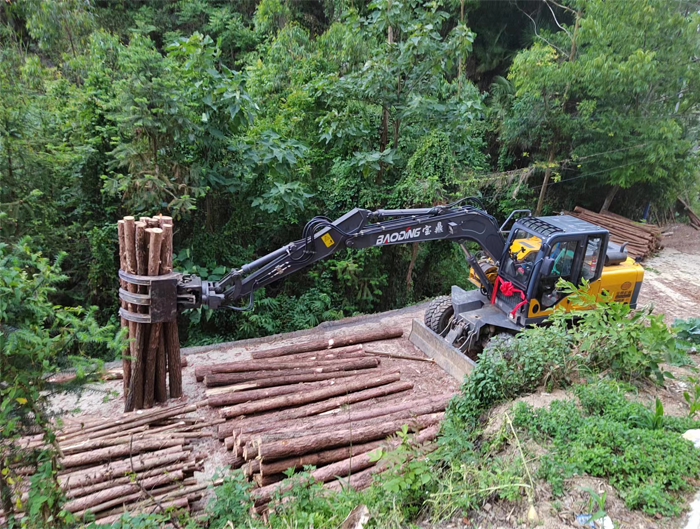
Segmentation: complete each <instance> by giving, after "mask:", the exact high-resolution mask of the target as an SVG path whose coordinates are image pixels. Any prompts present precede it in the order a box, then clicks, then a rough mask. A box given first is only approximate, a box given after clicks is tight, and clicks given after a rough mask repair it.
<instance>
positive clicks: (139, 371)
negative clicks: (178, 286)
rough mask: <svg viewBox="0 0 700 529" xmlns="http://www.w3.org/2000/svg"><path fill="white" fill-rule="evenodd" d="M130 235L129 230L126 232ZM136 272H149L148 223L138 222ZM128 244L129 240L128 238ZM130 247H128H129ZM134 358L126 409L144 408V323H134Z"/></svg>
mask: <svg viewBox="0 0 700 529" xmlns="http://www.w3.org/2000/svg"><path fill="white" fill-rule="evenodd" d="M125 235H128V231H126V232H125ZM135 239H136V242H135V248H136V250H135V254H136V273H137V274H139V275H146V274H147V272H148V254H147V253H146V224H145V223H144V222H137V223H136V237H135ZM127 244H128V240H127ZM127 249H128V248H127ZM144 289H145V287H139V288H138V292H139V293H142V294H145V293H146V292H145V290H144ZM144 308H145V307H142V306H139V307H138V309H139V312H143V311H142V309H144ZM134 327H135V334H134V342H135V348H134V354H133V357H134V360H133V362H132V369H131V379H130V380H129V391H128V393H127V395H126V399H125V400H124V411H131V410H134V409H141V408H143V383H144V376H145V374H144V370H145V360H146V358H145V357H146V351H145V349H146V347H147V346H148V328H147V326H146V324H144V323H136V324H134Z"/></svg>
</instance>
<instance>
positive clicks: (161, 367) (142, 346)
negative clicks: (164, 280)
mask: <svg viewBox="0 0 700 529" xmlns="http://www.w3.org/2000/svg"><path fill="white" fill-rule="evenodd" d="M117 228H118V235H119V260H120V268H121V270H122V271H123V272H126V273H128V274H135V275H139V276H159V275H166V274H169V273H171V272H172V267H173V221H172V218H171V217H164V216H159V217H156V218H149V217H141V218H140V219H139V221H138V222H136V221H135V219H134V217H130V216H129V217H124V218H123V219H122V220H120V221H119V222H118V223H117ZM121 290H122V291H123V292H128V294H142V295H143V294H148V293H149V287H148V286H145V285H136V284H134V283H132V282H128V281H125V280H124V279H121ZM129 301H130V302H129V303H127V302H126V301H123V300H122V302H121V304H122V305H121V310H120V314H121V324H122V326H123V327H127V326H128V328H129V338H130V345H129V349H128V350H127V351H124V359H123V366H122V372H123V380H124V411H127V412H129V411H133V410H134V409H137V410H138V409H143V408H151V407H152V406H153V405H154V403H156V402H159V403H162V402H165V401H167V399H168V393H169V394H170V397H171V398H179V397H181V396H182V367H181V360H180V342H179V337H178V330H177V322H176V321H167V322H154V323H139V322H135V321H129V320H128V319H127V318H126V317H125V315H126V316H129V313H139V314H143V315H149V311H150V303H148V304H137V303H133V302H131V301H132V300H131V299H130V300H129ZM132 360H133V361H132ZM166 380H167V382H166ZM166 386H167V387H166Z"/></svg>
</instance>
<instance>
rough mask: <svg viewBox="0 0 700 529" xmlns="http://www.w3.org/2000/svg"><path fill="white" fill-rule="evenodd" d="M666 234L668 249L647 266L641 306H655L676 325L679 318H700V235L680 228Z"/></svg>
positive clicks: (674, 228) (669, 230) (656, 311)
mask: <svg viewBox="0 0 700 529" xmlns="http://www.w3.org/2000/svg"><path fill="white" fill-rule="evenodd" d="M665 233H667V235H665V236H664V238H663V245H664V248H663V249H662V250H661V251H660V252H659V253H658V255H656V256H654V257H652V258H650V259H647V260H646V261H644V263H643V265H644V269H645V273H644V284H643V285H642V291H641V292H640V294H639V305H640V306H641V305H647V304H652V305H653V306H654V312H655V313H656V314H665V318H664V319H665V321H666V323H667V324H672V323H673V320H675V319H676V318H681V319H685V318H690V317H700V231H698V230H695V229H693V228H691V227H690V226H686V225H676V226H672V227H669V228H667V230H666V232H665Z"/></svg>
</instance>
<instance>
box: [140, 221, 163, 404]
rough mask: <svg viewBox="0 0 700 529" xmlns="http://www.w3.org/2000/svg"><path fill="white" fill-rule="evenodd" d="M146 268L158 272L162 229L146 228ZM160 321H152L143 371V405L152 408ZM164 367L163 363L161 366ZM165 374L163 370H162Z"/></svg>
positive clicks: (153, 273) (151, 273)
mask: <svg viewBox="0 0 700 529" xmlns="http://www.w3.org/2000/svg"><path fill="white" fill-rule="evenodd" d="M146 233H147V234H148V239H149V244H148V269H147V272H148V274H147V275H149V276H157V275H158V274H159V273H160V247H161V245H162V244H163V230H161V229H160V228H148V229H147V230H146ZM160 330H161V324H160V323H152V324H151V325H150V332H149V337H148V349H147V354H146V364H145V371H144V389H143V407H144V408H152V407H153V404H154V403H155V400H156V376H157V373H158V369H157V357H158V352H159V349H160ZM162 367H163V369H165V365H163V366H162ZM163 374H165V371H163Z"/></svg>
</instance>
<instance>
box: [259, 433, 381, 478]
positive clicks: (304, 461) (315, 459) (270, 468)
mask: <svg viewBox="0 0 700 529" xmlns="http://www.w3.org/2000/svg"><path fill="white" fill-rule="evenodd" d="M382 442H383V441H372V442H370V443H364V444H360V445H353V446H343V447H341V448H333V449H331V450H323V451H321V452H316V453H314V454H307V455H304V456H300V457H290V458H288V459H280V460H278V461H271V462H269V463H262V464H261V463H260V460H258V459H256V460H254V461H250V462H249V463H251V465H250V469H251V470H253V469H256V470H255V472H259V473H260V474H262V475H263V476H266V475H268V474H273V475H274V474H278V473H280V472H284V471H285V470H288V469H290V468H292V469H294V470H296V469H300V468H304V467H305V466H315V467H320V466H322V465H328V464H329V463H335V462H336V461H342V460H343V459H347V458H349V457H353V456H357V455H360V454H364V453H366V452H369V451H371V450H374V449H376V448H378V447H379V446H381V444H382ZM256 467H257V468H256Z"/></svg>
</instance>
